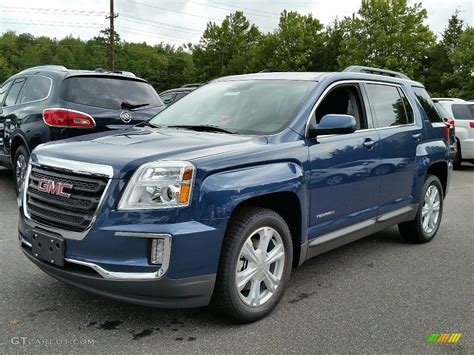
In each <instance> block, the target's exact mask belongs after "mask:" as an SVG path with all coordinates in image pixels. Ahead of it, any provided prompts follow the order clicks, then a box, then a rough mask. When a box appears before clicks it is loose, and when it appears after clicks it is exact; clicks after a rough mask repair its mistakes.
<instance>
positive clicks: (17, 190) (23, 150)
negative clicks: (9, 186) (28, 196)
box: [13, 145, 30, 195]
mask: <svg viewBox="0 0 474 355" xmlns="http://www.w3.org/2000/svg"><path fill="white" fill-rule="evenodd" d="M20 155H23V156H24V157H25V162H26V164H28V160H29V159H30V154H29V153H28V151H27V150H26V148H25V147H24V146H22V145H21V146H19V147H18V149H17V150H16V152H15V156H14V158H13V186H14V187H15V193H16V194H17V195H18V194H19V193H20V187H19V186H18V184H17V182H16V162H17V160H18V157H19V156H20ZM25 173H26V171H25Z"/></svg>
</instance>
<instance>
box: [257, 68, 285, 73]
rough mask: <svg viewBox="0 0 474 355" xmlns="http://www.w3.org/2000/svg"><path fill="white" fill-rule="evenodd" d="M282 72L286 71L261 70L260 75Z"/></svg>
mask: <svg viewBox="0 0 474 355" xmlns="http://www.w3.org/2000/svg"><path fill="white" fill-rule="evenodd" d="M281 72H284V70H280V69H263V70H260V71H259V73H281Z"/></svg>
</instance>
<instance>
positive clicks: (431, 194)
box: [398, 175, 443, 243]
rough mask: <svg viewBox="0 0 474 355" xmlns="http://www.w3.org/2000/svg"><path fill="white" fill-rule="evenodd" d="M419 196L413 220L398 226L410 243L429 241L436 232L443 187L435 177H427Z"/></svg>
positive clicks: (441, 208)
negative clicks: (418, 203)
mask: <svg viewBox="0 0 474 355" xmlns="http://www.w3.org/2000/svg"><path fill="white" fill-rule="evenodd" d="M421 196H422V200H421V202H420V206H419V207H418V213H417V214H416V217H415V219H414V220H413V221H410V222H404V223H400V224H399V225H398V229H399V231H400V234H401V235H402V237H403V238H404V239H405V240H407V241H409V242H412V243H427V242H429V241H431V240H432V239H433V238H434V237H435V235H436V233H437V232H438V229H439V226H440V224H441V217H442V215H443V187H442V186H441V182H440V181H439V179H438V178H437V177H436V176H434V175H428V177H427V178H426V181H425V183H424V185H423V189H422V195H421Z"/></svg>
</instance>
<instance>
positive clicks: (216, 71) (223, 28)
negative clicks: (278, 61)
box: [193, 11, 261, 81]
mask: <svg viewBox="0 0 474 355" xmlns="http://www.w3.org/2000/svg"><path fill="white" fill-rule="evenodd" d="M260 38H261V33H260V31H259V30H258V28H257V27H256V26H255V25H251V24H250V22H249V21H248V20H247V18H246V17H245V16H244V14H243V12H241V11H236V12H234V13H232V14H230V15H228V16H226V18H225V19H224V21H222V24H221V25H220V26H219V25H217V24H216V23H215V22H209V23H208V24H207V27H206V29H205V30H204V33H203V35H202V37H201V40H200V42H199V44H198V45H196V46H194V47H193V60H194V63H195V64H196V66H198V67H199V68H200V69H201V70H200V74H199V80H201V81H206V80H209V79H212V78H215V77H218V76H221V75H229V74H241V73H245V72H246V71H248V70H249V68H248V67H247V63H248V62H249V61H250V59H251V57H252V51H253V48H254V47H255V45H256V44H257V43H258V42H259V40H260Z"/></svg>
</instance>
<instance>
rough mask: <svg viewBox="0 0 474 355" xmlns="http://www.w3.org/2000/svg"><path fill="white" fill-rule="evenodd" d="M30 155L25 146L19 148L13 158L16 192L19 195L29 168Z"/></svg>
mask: <svg viewBox="0 0 474 355" xmlns="http://www.w3.org/2000/svg"><path fill="white" fill-rule="evenodd" d="M29 159H30V155H29V154H28V151H27V150H26V148H25V147H24V146H20V147H18V149H17V150H16V152H15V156H14V157H13V174H14V176H13V185H14V186H15V192H16V194H17V195H18V194H19V193H20V190H21V187H22V186H23V183H24V181H25V175H26V168H27V166H28V160H29Z"/></svg>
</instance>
